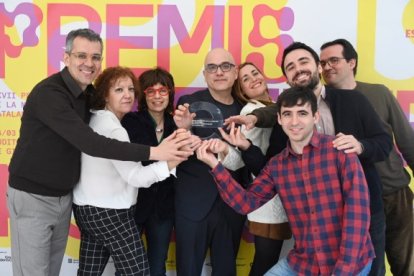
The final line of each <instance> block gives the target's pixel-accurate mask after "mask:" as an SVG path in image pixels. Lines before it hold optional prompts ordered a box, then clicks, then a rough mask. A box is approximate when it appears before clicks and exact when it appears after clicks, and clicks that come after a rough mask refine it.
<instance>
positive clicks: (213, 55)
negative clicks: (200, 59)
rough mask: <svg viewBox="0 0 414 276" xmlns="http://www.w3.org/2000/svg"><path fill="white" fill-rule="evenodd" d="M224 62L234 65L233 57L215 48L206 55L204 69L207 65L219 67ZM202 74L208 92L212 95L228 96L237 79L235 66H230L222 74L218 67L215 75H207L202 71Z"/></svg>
mask: <svg viewBox="0 0 414 276" xmlns="http://www.w3.org/2000/svg"><path fill="white" fill-rule="evenodd" d="M226 62H227V63H231V64H233V65H234V59H233V57H232V56H231V54H230V53H229V52H228V51H226V50H224V49H220V48H217V49H213V50H211V51H210V52H209V53H208V54H207V56H206V59H205V61H204V66H205V67H206V66H207V65H208V64H215V65H221V64H223V63H226ZM203 74H204V79H205V81H206V83H207V86H208V88H209V90H210V91H211V92H213V93H228V94H230V93H231V90H232V86H233V84H234V81H235V80H236V79H237V69H236V67H235V66H231V68H230V70H229V71H227V72H223V70H222V69H221V68H220V67H219V68H217V71H216V72H215V73H209V72H207V71H206V70H204V71H203Z"/></svg>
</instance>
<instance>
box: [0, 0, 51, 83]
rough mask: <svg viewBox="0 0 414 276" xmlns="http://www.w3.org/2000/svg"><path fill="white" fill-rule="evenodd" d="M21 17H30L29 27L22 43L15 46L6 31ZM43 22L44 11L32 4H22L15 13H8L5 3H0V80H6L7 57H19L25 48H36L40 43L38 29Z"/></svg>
mask: <svg viewBox="0 0 414 276" xmlns="http://www.w3.org/2000/svg"><path fill="white" fill-rule="evenodd" d="M20 15H25V16H27V17H29V26H27V27H26V29H25V30H24V31H23V37H22V43H21V44H20V45H13V44H12V43H11V39H10V37H9V36H8V35H6V32H5V29H6V27H12V26H14V21H15V19H16V17H17V16H20ZM42 20H43V14H42V10H41V9H40V8H39V7H38V6H36V5H33V4H32V3H21V4H19V5H17V7H16V9H15V10H14V11H13V12H8V11H7V10H6V8H5V7H4V3H0V41H1V42H0V78H4V77H5V75H6V64H5V59H6V55H8V56H9V57H13V58H15V57H18V56H19V55H20V53H21V51H22V49H23V48H24V47H31V46H35V45H37V44H38V43H39V38H38V37H37V36H36V28H37V27H38V26H39V25H40V23H41V22H42ZM16 28H18V26H17V27H16Z"/></svg>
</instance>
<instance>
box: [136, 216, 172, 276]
mask: <svg viewBox="0 0 414 276" xmlns="http://www.w3.org/2000/svg"><path fill="white" fill-rule="evenodd" d="M173 226H174V219H173V218H172V217H171V218H167V219H159V218H158V216H156V215H153V216H151V217H149V218H148V219H147V220H146V221H145V223H143V224H138V228H139V230H140V233H143V232H145V239H146V242H147V255H148V262H149V266H150V273H151V276H159V275H165V274H166V269H165V261H166V260H167V257H168V247H169V245H170V238H171V232H172V229H173Z"/></svg>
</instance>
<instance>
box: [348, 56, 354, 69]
mask: <svg viewBox="0 0 414 276" xmlns="http://www.w3.org/2000/svg"><path fill="white" fill-rule="evenodd" d="M348 63H349V65H350V66H351V69H352V70H354V68H355V66H356V60H355V59H354V58H352V59H350V60H349V61H348Z"/></svg>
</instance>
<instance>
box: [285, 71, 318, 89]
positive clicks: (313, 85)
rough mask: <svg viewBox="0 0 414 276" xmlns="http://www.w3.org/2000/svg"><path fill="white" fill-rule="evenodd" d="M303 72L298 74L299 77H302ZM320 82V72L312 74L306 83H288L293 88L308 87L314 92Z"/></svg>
mask: <svg viewBox="0 0 414 276" xmlns="http://www.w3.org/2000/svg"><path fill="white" fill-rule="evenodd" d="M302 72H303V71H301V72H298V73H297V75H300V74H301V73H302ZM295 78H296V76H295ZM319 82H320V76H319V73H318V71H314V72H313V73H312V74H311V77H310V79H309V80H308V81H307V82H305V83H296V82H288V83H289V85H290V86H291V87H306V88H309V89H312V90H314V89H315V88H316V86H317V85H318V84H319Z"/></svg>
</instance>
